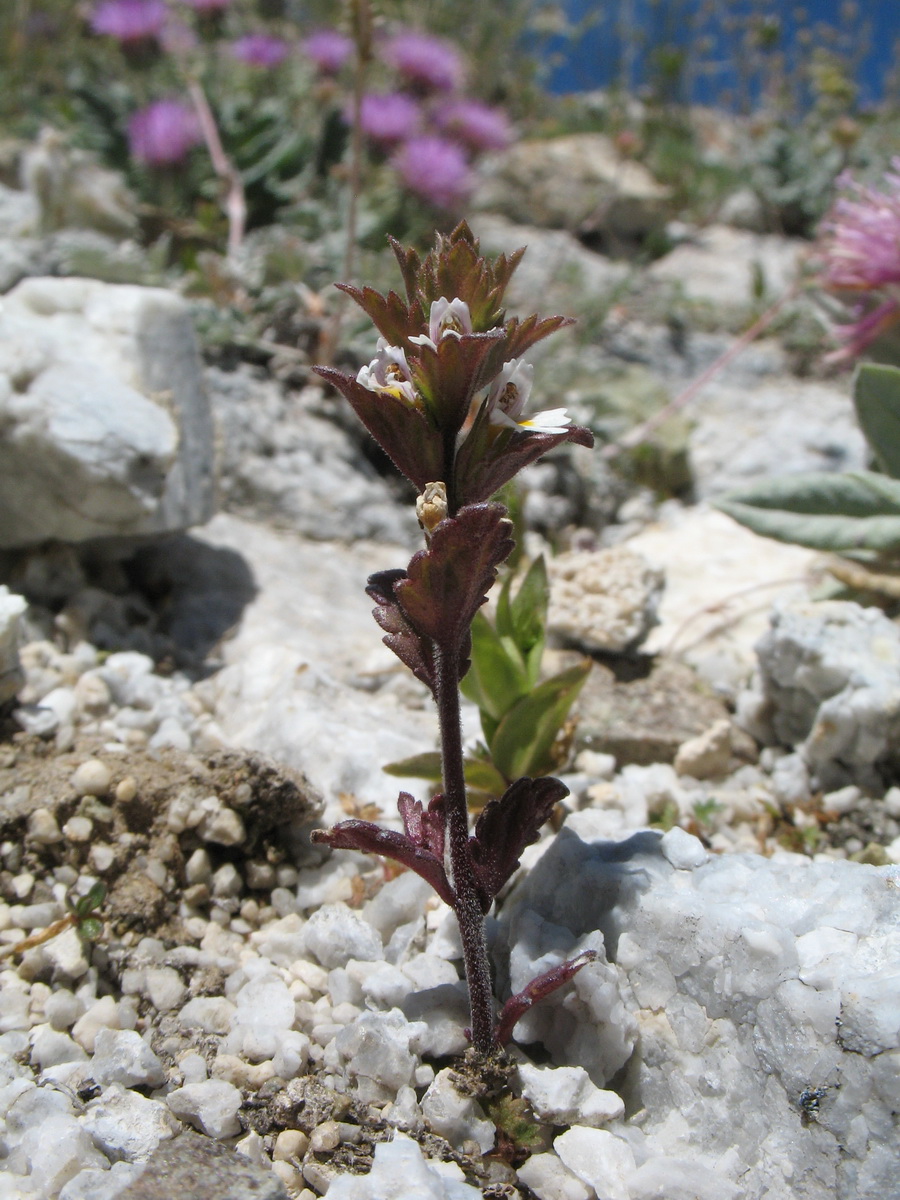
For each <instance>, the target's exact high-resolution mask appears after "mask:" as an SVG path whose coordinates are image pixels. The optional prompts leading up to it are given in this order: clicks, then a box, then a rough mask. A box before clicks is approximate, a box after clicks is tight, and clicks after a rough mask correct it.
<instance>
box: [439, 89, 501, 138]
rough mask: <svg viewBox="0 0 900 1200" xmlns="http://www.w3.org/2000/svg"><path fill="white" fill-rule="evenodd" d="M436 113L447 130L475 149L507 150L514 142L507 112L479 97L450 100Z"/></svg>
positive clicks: (441, 124)
mask: <svg viewBox="0 0 900 1200" xmlns="http://www.w3.org/2000/svg"><path fill="white" fill-rule="evenodd" d="M435 116H436V119H437V122H438V124H439V125H440V127H441V129H443V130H444V132H445V133H447V134H449V135H450V136H451V137H455V138H458V140H459V141H461V142H463V143H464V144H465V145H466V146H468V147H470V149H472V150H504V149H505V148H506V147H507V146H508V145H509V144H510V142H511V141H512V136H513V135H512V128H511V126H510V124H509V119H508V118H507V116H506V113H505V112H503V110H502V109H499V108H490V107H489V106H488V105H487V104H482V103H481V102H480V101H479V100H448V101H446V102H445V103H444V104H442V105H440V107H439V108H438V109H437V111H436V113H435Z"/></svg>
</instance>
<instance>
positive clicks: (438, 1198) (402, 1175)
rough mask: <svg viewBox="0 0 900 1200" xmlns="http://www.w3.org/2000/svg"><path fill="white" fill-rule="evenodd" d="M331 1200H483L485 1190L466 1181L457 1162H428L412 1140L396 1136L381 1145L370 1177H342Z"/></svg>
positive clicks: (333, 1187) (332, 1189) (334, 1183)
mask: <svg viewBox="0 0 900 1200" xmlns="http://www.w3.org/2000/svg"><path fill="white" fill-rule="evenodd" d="M328 1195H329V1196H330V1197H331V1200H383V1198H384V1197H387V1196H390V1197H391V1200H479V1198H480V1196H481V1190H480V1189H479V1188H475V1187H472V1186H471V1185H470V1184H468V1183H466V1182H465V1179H464V1177H463V1173H462V1171H461V1170H460V1168H459V1167H458V1166H457V1165H456V1164H455V1163H449V1162H446V1163H445V1162H439V1161H437V1160H433V1159H426V1158H424V1157H423V1156H422V1151H421V1150H420V1149H419V1147H418V1145H417V1144H416V1143H415V1142H414V1141H413V1140H412V1138H408V1137H405V1136H404V1135H403V1134H402V1133H395V1134H394V1138H393V1141H390V1142H378V1143H377V1144H376V1146H375V1156H374V1162H373V1164H372V1170H371V1171H370V1172H369V1173H368V1175H339V1176H338V1177H337V1178H336V1179H334V1180H333V1181H332V1182H331V1184H330V1185H329V1188H328Z"/></svg>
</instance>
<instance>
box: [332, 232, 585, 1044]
mask: <svg viewBox="0 0 900 1200" xmlns="http://www.w3.org/2000/svg"><path fill="white" fill-rule="evenodd" d="M393 249H394V253H395V255H396V257H397V260H398V263H399V265H400V269H401V272H402V274H403V278H404V283H405V285H406V300H405V301H404V300H403V299H402V298H401V297H400V296H399V295H398V294H397V293H396V292H390V293H389V294H388V295H387V296H383V295H380V294H379V293H377V292H374V291H373V290H372V289H370V288H363V289H359V288H355V287H352V286H349V285H346V284H345V285H339V286H341V287H342V290H343V291H344V292H346V293H347V294H348V295H350V296H351V297H352V298H353V299H354V300H356V302H357V303H358V304H359V305H360V306H361V307H362V308H363V309H364V310H365V312H366V313H367V314H368V315H369V316H370V317H371V319H372V321H373V322H374V324H375V326H376V327H377V329H378V331H379V333H380V335H381V338H380V340H379V342H378V345H377V347H376V355H375V357H374V358H373V359H372V361H371V362H370V363H369V364H368V366H364V367H362V368H361V369H360V371H359V372H358V374H357V375H356V376H355V377H354V376H352V375H347V374H344V373H342V372H340V371H337V370H335V369H334V368H332V367H319V368H317V370H318V372H319V374H320V375H322V376H323V377H324V378H325V379H327V380H328V381H329V382H331V383H332V384H334V386H335V387H336V388H338V389H339V390H340V391H341V392H342V393H343V394H344V396H345V397H346V398H347V400H348V401H349V402H350V404H351V405H352V407H353V408H354V410H355V411H356V413H357V415H358V416H359V417H360V419H361V420H362V421H363V423H364V424H365V426H366V428H367V429H368V430H369V432H370V433H371V434H372V436H373V437H374V438H375V440H376V441H377V442H378V443H379V444H380V445H381V446H382V448H383V449H384V450H385V451H386V452H387V454H388V455H389V456H390V457H391V459H392V460H393V462H394V463H395V464H396V466H397V467H398V468H399V469H400V470H401V471H402V472H403V473H404V474H405V475H406V476H407V478H409V479H410V480H411V481H412V482H413V483H414V484H415V485H416V488H417V489H418V491H419V492H420V496H419V500H418V503H417V506H416V508H417V513H418V515H419V519H420V522H421V524H422V527H423V530H424V532H425V543H426V545H425V549H423V550H420V551H419V552H418V553H417V554H415V555H413V557H412V559H411V560H410V562H409V564H408V565H407V567H406V568H405V569H397V570H391V571H381V572H379V573H378V574H376V575H373V576H371V577H370V579H369V581H368V588H367V591H368V594H369V595H370V596H371V598H372V599H373V600H374V601H375V604H376V608H375V612H374V615H375V619H376V621H377V622H378V624H379V625H380V626H381V628H382V629H383V630H384V633H385V637H384V641H385V643H386V645H387V646H388V647H389V648H390V649H391V650H392V651H393V652H394V653H395V654H396V655H397V657H398V658H400V660H401V661H402V662H403V663H404V664H405V665H406V666H407V667H409V669H410V670H411V671H412V672H413V674H414V675H415V676H416V677H417V678H418V679H419V680H421V681H422V682H423V683H424V684H425V685H426V686H427V687H428V689H429V690H430V691H431V693H432V696H433V697H434V701H435V705H436V709H437V716H438V722H439V726H440V745H441V776H442V791H441V792H439V793H438V794H437V795H434V796H432V797H431V798H430V800H429V801H428V804H427V806H425V805H423V804H422V803H421V802H419V801H417V800H415V799H414V798H413V797H412V796H411V795H409V794H408V793H405V792H404V793H401V795H400V798H399V801H398V809H399V811H400V815H401V817H402V819H403V825H404V832H403V833H402V834H401V833H399V832H396V831H394V830H388V829H381V828H380V827H379V826H377V825H374V824H373V823H371V822H368V821H357V820H354V821H344V822H341V823H340V824H339V825H337V826H335V828H334V829H332V830H330V831H325V830H317V831H316V833H315V834H314V840H316V841H318V842H323V843H325V844H327V845H330V846H332V847H333V848H335V849H337V848H343V849H356V850H364V851H369V852H374V853H378V854H385V855H388V856H389V857H392V858H394V859H396V860H397V861H398V862H400V863H402V864H403V865H405V866H407V867H409V868H410V869H411V870H414V871H416V872H418V873H419V874H420V875H421V876H422V877H423V878H424V879H426V880H427V881H428V882H429V883H430V884H431V885H432V887H434V889H435V891H436V892H437V894H438V895H439V896H440V897H441V899H442V900H444V901H445V902H446V903H448V904H449V905H450V906H451V907H452V908H453V910H454V912H455V913H456V917H457V920H458V922H459V928H460V936H461V940H462V946H463V958H464V963H465V971H466V980H467V983H468V988H469V998H470V1004H471V1027H470V1036H471V1040H472V1046H473V1049H474V1050H475V1052H476V1054H477V1055H479V1056H481V1057H486V1056H489V1055H490V1054H492V1053H493V1052H494V1050H495V1049H496V1048H497V1047H498V1046H499V1045H501V1044H502V1043H503V1042H504V1041H506V1040H508V1039H509V1037H510V1036H511V1035H512V1031H513V1028H514V1026H515V1022H516V1020H518V1016H520V1015H521V1014H522V1013H523V1012H524V1011H526V1009H527V1008H528V1007H530V1006H531V1005H532V1004H533V1003H535V1002H537V1001H538V1000H540V999H541V998H542V997H543V996H545V995H547V994H548V993H549V992H551V991H553V990H554V989H555V988H557V987H559V986H560V985H561V984H562V983H564V982H565V981H566V980H567V979H570V978H571V977H572V975H573V974H575V972H576V971H578V970H580V969H581V968H582V967H583V966H584V965H585V964H586V963H587V962H589V961H590V957H591V956H590V955H587V956H584V955H582V956H580V957H579V959H578V960H573V961H572V962H570V963H563V964H561V965H560V966H558V967H555V968H553V969H552V970H551V971H548V972H546V973H545V974H544V975H542V976H540V977H539V978H538V979H536V980H533V981H532V982H531V983H530V984H529V985H528V986H527V987H526V988H525V989H524V990H523V991H522V992H520V993H519V994H518V995H517V996H514V997H512V998H511V999H510V1000H509V1001H507V1004H506V1006H505V1008H504V1009H503V1011H502V1012H501V1013H500V1016H499V1019H498V1021H496V1022H495V1019H494V1001H493V994H492V985H491V971H490V959H489V956H488V948H487V939H486V935H485V917H486V916H487V913H488V912H489V910H490V908H491V905H492V903H493V901H494V899H495V898H496V896H497V895H498V893H499V892H500V890H501V888H502V887H503V886H504V884H505V883H506V882H507V880H508V879H509V878H510V876H511V875H512V873H513V871H514V870H515V869H516V867H517V866H518V865H519V859H520V857H521V853H522V851H523V850H524V848H525V847H526V846H527V845H529V844H530V843H531V842H534V841H536V840H537V837H538V831H539V829H540V827H541V825H543V823H544V822H545V821H546V820H547V818H548V817H549V816H550V814H551V812H552V810H553V806H554V805H555V804H556V802H557V801H558V800H560V799H562V797H563V796H565V795H566V794H567V790H568V789H567V788H566V787H565V785H564V784H562V783H561V782H560V781H559V780H558V779H553V778H551V777H538V778H534V779H532V778H529V777H523V778H521V779H517V780H515V781H514V782H513V783H512V784H510V786H509V787H508V788H507V789H506V791H505V792H504V793H503V795H502V796H500V797H499V799H494V800H492V801H490V803H488V804H487V805H486V807H485V808H484V810H483V811H482V813H481V815H480V816H479V818H478V820H477V822H476V824H475V829H474V831H473V832H470V830H469V815H468V805H467V798H466V783H465V774H464V757H463V741H462V727H461V723H460V692H459V689H460V682H461V680H462V679H463V677H464V676H465V674H466V672H467V671H468V669H469V656H470V652H471V645H472V635H471V627H472V622H473V620H474V619H475V616H476V614H477V613H478V610H479V609H480V608H481V606H482V605H483V604H484V603H485V601H486V599H487V593H488V591H489V589H490V588H491V586H492V584H493V583H494V581H495V579H496V576H497V570H498V568H499V566H500V565H501V564H502V563H503V562H504V561H505V560H506V558H507V557H508V556H509V554H510V552H511V550H512V549H513V541H512V538H511V537H510V533H511V529H512V525H511V522H510V521H509V519H508V517H507V513H506V509H505V508H504V507H503V506H502V505H500V504H497V503H494V502H492V501H491V497H492V496H493V495H494V493H495V492H496V491H497V490H498V489H499V488H500V487H502V485H503V484H504V483H506V482H507V481H508V480H510V479H511V478H513V476H514V475H515V474H517V473H518V471H520V470H521V469H522V468H523V467H524V466H526V465H527V464H528V463H530V462H534V461H535V460H536V459H537V458H540V457H541V455H543V454H545V453H546V452H547V451H548V450H552V449H553V448H555V447H556V446H559V445H561V444H563V443H564V442H574V443H576V444H579V445H582V446H591V445H592V444H593V436H592V434H591V433H590V431H589V430H587V429H582V428H580V427H578V426H573V425H572V424H571V422H570V420H569V417H568V415H567V414H566V413H565V410H564V409H552V410H549V411H548V412H545V413H538V414H535V415H533V416H528V415H527V414H526V412H525V407H526V404H527V402H528V399H529V392H530V387H531V374H532V372H531V368H530V366H528V365H527V364H526V363H524V361H523V360H522V355H523V354H524V353H525V352H526V351H527V350H528V349H529V348H530V346H532V345H533V344H534V343H535V342H537V341H539V340H540V339H541V338H543V337H546V336H547V335H548V334H550V333H553V332H554V331H555V330H557V329H559V328H560V327H561V326H563V325H565V324H567V322H566V320H565V318H562V317H550V318H547V319H545V320H539V319H538V318H537V317H536V316H535V317H529V318H527V319H526V320H524V321H519V320H517V319H515V318H512V319H510V320H506V319H505V314H504V312H503V309H502V308H501V307H500V305H501V301H502V297H503V292H504V290H505V288H506V286H507V284H508V282H509V279H510V277H511V275H512V272H513V271H514V270H515V268H516V265H517V264H518V262H519V260H520V258H521V255H522V253H523V252H522V251H519V252H518V253H516V254H514V255H512V256H510V257H509V258H507V257H506V256H504V255H500V256H499V258H497V259H496V260H495V261H494V262H489V261H487V260H485V259H484V258H482V257H481V256H480V254H479V249H478V243H477V241H476V240H475V239H474V238H473V236H472V234H471V232H470V230H469V228H468V226H467V225H466V224H465V223H462V224H460V225H459V226H458V227H457V228H456V229H455V230H454V231H453V233H452V234H450V235H449V237H443V236H441V235H439V236H438V239H437V244H436V247H435V249H434V251H433V252H432V253H431V254H430V255H428V256H427V258H425V260H424V261H422V260H420V259H419V256H418V255H417V254H416V253H415V252H414V251H412V250H405V249H403V247H401V246H399V245H398V244H396V243H393Z"/></svg>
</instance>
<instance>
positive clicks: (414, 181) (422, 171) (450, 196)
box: [391, 137, 472, 208]
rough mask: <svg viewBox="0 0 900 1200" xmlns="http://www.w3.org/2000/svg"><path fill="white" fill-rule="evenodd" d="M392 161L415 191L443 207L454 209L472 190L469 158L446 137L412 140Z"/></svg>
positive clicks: (412, 190)
mask: <svg viewBox="0 0 900 1200" xmlns="http://www.w3.org/2000/svg"><path fill="white" fill-rule="evenodd" d="M391 161H392V162H393V165H394V167H395V168H396V169H397V171H398V172H399V173H400V177H401V178H402V180H403V182H404V183H405V184H406V186H407V187H408V188H409V190H410V191H411V192H415V193H416V195H418V196H422V197H423V198H424V199H426V200H429V201H430V202H431V203H432V204H436V205H438V206H439V207H440V208H452V207H453V206H454V205H455V204H458V203H459V202H460V201H461V200H463V199H464V198H465V197H466V195H467V194H468V193H469V191H470V190H471V188H472V174H471V171H470V170H469V164H468V162H467V161H466V156H465V155H464V154H463V152H462V150H461V149H460V148H459V146H457V145H455V144H454V143H453V142H448V141H447V140H446V139H445V138H439V137H416V138H410V140H409V141H408V142H405V143H404V144H403V145H402V146H400V148H399V149H398V150H397V153H396V154H395V155H394V157H393V159H392V160H391Z"/></svg>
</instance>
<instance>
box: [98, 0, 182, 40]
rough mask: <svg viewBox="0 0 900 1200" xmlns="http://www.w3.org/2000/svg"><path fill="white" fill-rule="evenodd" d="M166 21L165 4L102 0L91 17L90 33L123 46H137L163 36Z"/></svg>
mask: <svg viewBox="0 0 900 1200" xmlns="http://www.w3.org/2000/svg"><path fill="white" fill-rule="evenodd" d="M167 17H168V12H167V10H166V6H165V3H164V0H103V2H102V3H101V4H98V5H97V7H96V8H95V9H94V11H93V13H92V15H91V29H92V30H93V31H94V33H105V34H107V35H108V36H109V37H114V38H116V39H117V40H118V41H120V42H137V41H141V40H142V39H144V38H153V37H156V36H157V35H158V34H159V33H161V32H162V29H163V26H164V25H165V23H166V19H167Z"/></svg>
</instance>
